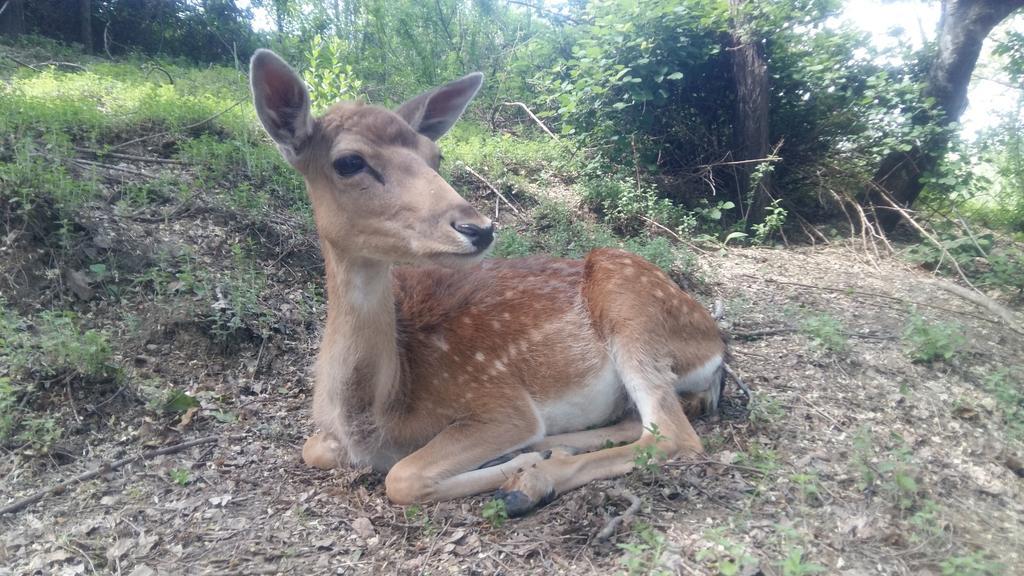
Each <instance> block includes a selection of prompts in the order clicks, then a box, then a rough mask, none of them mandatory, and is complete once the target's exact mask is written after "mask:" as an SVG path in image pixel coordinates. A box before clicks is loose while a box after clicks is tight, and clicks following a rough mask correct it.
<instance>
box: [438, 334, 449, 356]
mask: <svg viewBox="0 0 1024 576" xmlns="http://www.w3.org/2000/svg"><path fill="white" fill-rule="evenodd" d="M434 345H435V346H437V347H438V348H440V349H441V350H443V351H445V352H447V351H448V349H449V348H450V346H448V342H446V341H445V339H444V336H441V335H440V334H439V335H437V336H434Z"/></svg>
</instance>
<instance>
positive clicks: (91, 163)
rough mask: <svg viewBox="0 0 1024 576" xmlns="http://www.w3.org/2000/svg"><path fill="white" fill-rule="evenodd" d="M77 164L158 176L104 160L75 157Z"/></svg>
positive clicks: (138, 174) (145, 176) (143, 175)
mask: <svg viewBox="0 0 1024 576" xmlns="http://www.w3.org/2000/svg"><path fill="white" fill-rule="evenodd" d="M72 162H74V163H75V164H81V165H85V166H93V167H95V168H104V169H106V170H116V171H118V172H124V173H126V174H132V175H134V176H142V177H143V178H150V179H153V178H156V176H154V175H152V174H150V173H149V172H143V171H142V170H135V169H134V168H125V167H124V166H114V165H113V164H104V163H103V162H95V161H93V160H86V159H84V158H75V159H74V160H72Z"/></svg>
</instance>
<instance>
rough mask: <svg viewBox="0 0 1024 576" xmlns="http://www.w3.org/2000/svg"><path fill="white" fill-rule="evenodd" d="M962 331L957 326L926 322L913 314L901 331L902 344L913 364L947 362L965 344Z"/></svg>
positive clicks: (951, 323)
mask: <svg viewBox="0 0 1024 576" xmlns="http://www.w3.org/2000/svg"><path fill="white" fill-rule="evenodd" d="M962 330H963V329H962V327H961V326H960V325H959V324H956V323H953V322H928V321H927V320H925V319H924V318H923V317H921V316H920V315H918V314H916V313H914V314H911V316H910V320H909V321H908V322H907V326H906V328H905V329H904V330H903V343H904V346H905V349H906V352H907V354H908V355H909V356H910V359H911V360H913V361H914V362H922V363H930V362H934V361H936V360H943V361H948V360H951V359H952V358H953V357H954V356H956V355H957V354H958V353H959V352H960V350H961V349H963V348H964V346H965V345H966V344H967V340H966V338H964V335H963V333H962Z"/></svg>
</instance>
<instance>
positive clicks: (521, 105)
mask: <svg viewBox="0 0 1024 576" xmlns="http://www.w3.org/2000/svg"><path fill="white" fill-rule="evenodd" d="M502 104H504V105H505V106H519V107H520V108H522V109H523V110H525V111H526V113H527V114H529V115H530V118H532V119H533V121H534V122H536V123H537V126H540V129H541V130H543V131H544V133H545V134H547V135H548V136H551V137H552V138H553V139H555V140H558V136H555V133H554V132H552V131H551V130H548V127H547V126H545V125H544V123H543V122H541V121H540V118H537V115H536V114H534V113H533V112H531V111H530V109H529V108H527V107H526V104H523V103H522V102H502Z"/></svg>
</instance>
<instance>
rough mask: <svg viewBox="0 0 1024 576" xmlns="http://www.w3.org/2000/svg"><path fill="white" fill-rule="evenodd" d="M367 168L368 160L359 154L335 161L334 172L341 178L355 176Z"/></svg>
mask: <svg viewBox="0 0 1024 576" xmlns="http://www.w3.org/2000/svg"><path fill="white" fill-rule="evenodd" d="M365 168H366V160H363V157H362V156H360V155H358V154H349V155H347V156H342V157H340V158H338V159H337V160H335V161H334V171H335V172H337V173H338V175H340V176H345V177H348V176H355V175H356V174H358V173H360V172H362V171H363V169H365Z"/></svg>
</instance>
